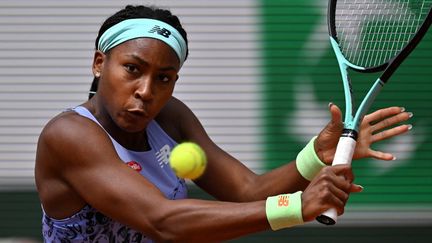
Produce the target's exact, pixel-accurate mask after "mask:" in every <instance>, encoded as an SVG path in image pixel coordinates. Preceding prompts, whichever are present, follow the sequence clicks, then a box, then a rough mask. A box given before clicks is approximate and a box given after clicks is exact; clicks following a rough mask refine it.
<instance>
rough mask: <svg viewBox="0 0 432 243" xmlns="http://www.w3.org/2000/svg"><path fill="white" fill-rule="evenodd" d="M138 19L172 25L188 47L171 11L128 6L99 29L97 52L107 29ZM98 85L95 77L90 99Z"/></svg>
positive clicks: (182, 30) (96, 41)
mask: <svg viewBox="0 0 432 243" xmlns="http://www.w3.org/2000/svg"><path fill="white" fill-rule="evenodd" d="M137 18H149V19H156V20H160V21H162V22H165V23H167V24H169V25H171V26H172V27H174V28H175V29H176V30H177V31H178V32H179V33H180V34H181V36H182V37H183V39H184V40H185V41H186V46H187V45H188V40H187V33H186V31H185V30H184V29H183V27H182V25H181V23H180V20H179V19H178V17H177V16H176V15H173V14H172V13H171V11H169V10H166V9H160V8H157V7H153V6H143V5H137V6H133V5H127V6H126V7H125V8H124V9H121V10H120V11H118V12H117V13H115V14H113V15H112V16H111V17H109V18H107V19H106V20H105V22H104V23H103V24H102V26H101V27H100V29H99V33H98V36H97V37H96V40H95V49H96V50H97V48H98V42H99V38H100V37H101V35H102V34H103V33H104V32H105V31H106V30H107V29H109V28H110V27H112V26H113V25H115V24H118V23H120V22H122V21H123V20H126V19H137ZM186 50H187V51H186V58H187V56H188V48H187V49H186ZM98 83H99V78H96V77H94V78H93V82H92V84H91V87H90V93H89V99H90V98H91V97H93V95H94V93H95V92H96V91H97V87H98Z"/></svg>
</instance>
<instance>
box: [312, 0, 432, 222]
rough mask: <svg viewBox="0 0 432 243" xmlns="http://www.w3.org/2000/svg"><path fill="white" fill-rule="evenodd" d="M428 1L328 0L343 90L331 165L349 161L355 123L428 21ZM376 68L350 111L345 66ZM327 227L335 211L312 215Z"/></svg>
mask: <svg viewBox="0 0 432 243" xmlns="http://www.w3.org/2000/svg"><path fill="white" fill-rule="evenodd" d="M431 6H432V0H417V1H416V0H339V1H336V0H330V1H329V4H328V16H327V17H328V29H329V35H330V43H331V46H332V47H333V50H334V53H335V54H336V58H337V61H338V64H339V69H340V72H341V76H342V82H343V89H344V94H345V117H344V130H343V132H342V135H341V137H340V139H339V142H338V145H337V148H336V153H335V157H334V160H333V163H332V164H333V165H338V164H351V160H352V156H353V153H354V149H355V146H356V140H357V136H358V132H359V125H360V123H361V120H362V118H363V117H364V115H365V114H366V113H367V112H368V109H369V107H370V106H371V104H372V103H373V101H374V99H375V97H376V96H377V95H378V93H379V92H380V91H381V89H382V88H383V86H384V85H385V84H386V83H387V81H388V80H389V78H390V77H391V76H392V74H393V73H394V72H395V71H396V69H397V68H398V67H399V65H400V64H401V63H402V62H403V61H404V60H405V58H407V56H408V55H409V54H410V53H411V52H412V51H413V50H414V48H415V47H416V46H417V44H418V43H419V42H420V41H421V39H422V38H423V36H424V35H425V34H426V32H427V30H428V29H429V26H430V25H431V22H432V14H431ZM349 69H350V70H355V71H358V72H362V73H373V72H382V73H381V76H380V77H379V78H378V79H377V80H376V81H375V82H374V83H373V84H372V85H371V87H370V89H369V91H368V92H367V93H366V95H365V97H364V98H363V100H362V102H361V103H360V105H359V106H358V108H357V111H355V110H354V104H353V89H352V84H351V80H350V78H349V77H348V70H349ZM317 220H318V221H319V222H320V223H323V224H326V225H333V224H335V223H336V220H337V212H336V209H329V210H328V211H326V212H324V213H323V214H322V215H320V216H318V217H317Z"/></svg>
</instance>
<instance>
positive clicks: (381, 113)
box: [363, 106, 405, 123]
mask: <svg viewBox="0 0 432 243" xmlns="http://www.w3.org/2000/svg"><path fill="white" fill-rule="evenodd" d="M404 111H405V108H403V107H397V106H393V107H388V108H385V109H380V110H377V111H375V112H373V113H371V114H368V115H366V116H365V117H364V119H363V120H364V121H365V122H367V123H371V122H373V121H380V120H383V119H385V118H386V117H389V116H394V115H396V114H399V113H401V112H404Z"/></svg>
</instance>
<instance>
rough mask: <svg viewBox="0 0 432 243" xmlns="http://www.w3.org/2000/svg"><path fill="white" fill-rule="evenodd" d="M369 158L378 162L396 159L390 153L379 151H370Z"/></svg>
mask: <svg viewBox="0 0 432 243" xmlns="http://www.w3.org/2000/svg"><path fill="white" fill-rule="evenodd" d="M369 154H370V157H372V158H375V159H379V160H395V159H396V157H395V156H394V155H393V154H390V153H384V152H381V151H375V150H370V152H369Z"/></svg>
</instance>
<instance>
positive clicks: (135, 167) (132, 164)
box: [126, 161, 142, 172]
mask: <svg viewBox="0 0 432 243" xmlns="http://www.w3.org/2000/svg"><path fill="white" fill-rule="evenodd" d="M126 164H127V165H128V166H129V167H131V168H132V169H133V170H135V171H137V172H140V171H141V170H142V167H141V165H140V164H138V162H136V161H129V162H127V163H126Z"/></svg>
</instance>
